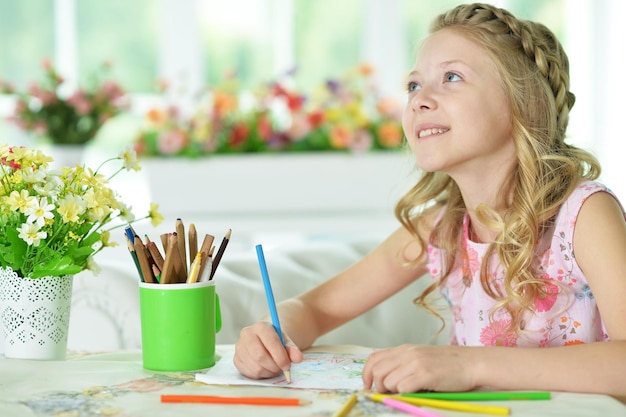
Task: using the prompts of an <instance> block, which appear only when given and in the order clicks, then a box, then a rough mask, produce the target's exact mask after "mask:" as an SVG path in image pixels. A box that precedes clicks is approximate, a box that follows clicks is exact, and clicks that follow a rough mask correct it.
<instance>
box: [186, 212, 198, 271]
mask: <svg viewBox="0 0 626 417" xmlns="http://www.w3.org/2000/svg"><path fill="white" fill-rule="evenodd" d="M187 238H188V239H189V247H188V248H187V250H188V251H189V265H190V266H189V268H191V263H192V262H193V260H194V258H195V256H196V254H197V253H198V232H197V231H196V225H195V224H193V223H191V224H190V225H189V233H187Z"/></svg>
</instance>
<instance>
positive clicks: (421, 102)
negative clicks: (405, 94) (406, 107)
mask: <svg viewBox="0 0 626 417" xmlns="http://www.w3.org/2000/svg"><path fill="white" fill-rule="evenodd" d="M410 105H411V109H412V110H413V111H424V110H432V109H434V108H435V107H436V102H435V100H434V98H433V97H432V95H431V94H430V93H429V92H428V91H427V90H426V89H424V88H422V89H421V90H419V91H418V92H416V93H415V95H413V97H411V101H410Z"/></svg>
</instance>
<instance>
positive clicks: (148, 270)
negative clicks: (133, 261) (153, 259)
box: [134, 236, 156, 284]
mask: <svg viewBox="0 0 626 417" xmlns="http://www.w3.org/2000/svg"><path fill="white" fill-rule="evenodd" d="M134 247H135V253H136V254H137V259H138V260H139V266H140V267H141V274H142V275H143V279H144V281H145V282H147V283H150V284H154V283H156V278H155V277H154V275H153V274H152V267H151V265H150V262H149V261H148V257H147V256H146V247H145V246H144V245H143V242H142V241H141V239H139V238H138V237H137V236H135V245H134Z"/></svg>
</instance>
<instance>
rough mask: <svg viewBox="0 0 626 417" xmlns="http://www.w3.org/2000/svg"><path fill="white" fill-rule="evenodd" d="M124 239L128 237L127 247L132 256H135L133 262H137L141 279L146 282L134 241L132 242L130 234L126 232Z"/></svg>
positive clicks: (136, 265)
mask: <svg viewBox="0 0 626 417" xmlns="http://www.w3.org/2000/svg"><path fill="white" fill-rule="evenodd" d="M124 239H126V247H127V248H128V252H130V256H131V257H132V258H133V262H134V263H135V268H137V273H138V274H139V279H140V280H141V281H142V282H145V280H144V278H143V273H142V272H141V265H139V259H138V258H137V253H136V252H135V247H134V246H133V242H131V240H130V238H129V237H128V234H126V233H124Z"/></svg>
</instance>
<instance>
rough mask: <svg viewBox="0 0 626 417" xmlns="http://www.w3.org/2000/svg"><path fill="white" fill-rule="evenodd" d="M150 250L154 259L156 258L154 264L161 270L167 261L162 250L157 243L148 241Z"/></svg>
mask: <svg viewBox="0 0 626 417" xmlns="http://www.w3.org/2000/svg"><path fill="white" fill-rule="evenodd" d="M146 247H147V248H148V252H150V255H152V259H154V264H155V265H156V266H157V267H158V268H159V269H160V270H161V269H163V264H164V263H165V259H164V258H163V255H161V251H159V247H158V246H157V245H156V243H154V242H152V241H150V242H148V243H147V246H146Z"/></svg>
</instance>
